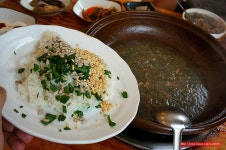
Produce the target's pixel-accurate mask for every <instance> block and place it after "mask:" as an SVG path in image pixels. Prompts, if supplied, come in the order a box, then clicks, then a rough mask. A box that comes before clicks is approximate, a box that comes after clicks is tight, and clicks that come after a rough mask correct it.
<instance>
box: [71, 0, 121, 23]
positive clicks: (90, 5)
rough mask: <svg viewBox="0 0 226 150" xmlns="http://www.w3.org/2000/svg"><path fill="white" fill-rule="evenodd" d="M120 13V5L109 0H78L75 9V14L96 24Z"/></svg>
mask: <svg viewBox="0 0 226 150" xmlns="http://www.w3.org/2000/svg"><path fill="white" fill-rule="evenodd" d="M119 11H121V6H120V4H118V3H116V2H113V1H107V0H91V1H90V0H78V1H77V2H76V4H75V6H74V7H73V12H74V13H75V14H76V15H77V16H79V17H80V18H81V19H83V20H85V21H88V22H95V21H97V20H99V19H101V18H104V17H105V16H109V15H111V14H112V13H115V12H119Z"/></svg>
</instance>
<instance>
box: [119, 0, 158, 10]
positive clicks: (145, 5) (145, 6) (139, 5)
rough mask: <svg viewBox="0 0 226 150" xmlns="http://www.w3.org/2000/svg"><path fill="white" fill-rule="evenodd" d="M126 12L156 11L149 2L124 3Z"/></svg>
mask: <svg viewBox="0 0 226 150" xmlns="http://www.w3.org/2000/svg"><path fill="white" fill-rule="evenodd" d="M123 4H124V6H125V8H126V10H149V11H156V9H155V7H154V5H153V4H152V3H149V2H124V3H123Z"/></svg>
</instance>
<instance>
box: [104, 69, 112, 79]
mask: <svg viewBox="0 0 226 150" xmlns="http://www.w3.org/2000/svg"><path fill="white" fill-rule="evenodd" d="M104 74H105V75H107V76H108V78H111V71H109V70H104Z"/></svg>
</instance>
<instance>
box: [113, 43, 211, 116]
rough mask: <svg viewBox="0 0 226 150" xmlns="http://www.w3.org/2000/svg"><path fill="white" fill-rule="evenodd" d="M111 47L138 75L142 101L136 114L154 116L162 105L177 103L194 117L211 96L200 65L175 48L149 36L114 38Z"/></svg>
mask: <svg viewBox="0 0 226 150" xmlns="http://www.w3.org/2000/svg"><path fill="white" fill-rule="evenodd" d="M111 47H112V48H113V49H114V50H116V51H117V52H118V54H119V55H120V56H121V57H122V58H123V59H124V60H125V61H126V62H127V63H128V65H129V66H130V68H131V69H132V71H133V73H134V75H135V76H136V78H137V81H138V85H139V90H140V94H141V101H140V105H139V109H138V114H137V116H138V117H140V118H143V119H145V120H152V116H151V112H152V111H153V110H155V109H158V108H159V107H162V106H170V107H176V108H179V109H181V110H183V111H184V112H186V113H187V114H188V115H189V116H190V118H191V119H194V117H197V116H198V115H199V114H201V113H202V112H203V110H204V107H205V105H206V101H207V98H208V93H207V89H206V88H205V86H204V84H203V82H202V80H201V78H200V73H199V68H198V66H197V65H196V64H195V63H194V62H193V61H191V60H190V59H189V58H188V57H186V56H184V55H183V54H182V53H180V52H178V51H177V50H175V49H174V48H172V47H170V46H167V45H162V44H161V43H157V42H154V41H150V40H144V41H140V40H139V41H129V42H120V41H118V42H115V43H114V44H112V45H111Z"/></svg>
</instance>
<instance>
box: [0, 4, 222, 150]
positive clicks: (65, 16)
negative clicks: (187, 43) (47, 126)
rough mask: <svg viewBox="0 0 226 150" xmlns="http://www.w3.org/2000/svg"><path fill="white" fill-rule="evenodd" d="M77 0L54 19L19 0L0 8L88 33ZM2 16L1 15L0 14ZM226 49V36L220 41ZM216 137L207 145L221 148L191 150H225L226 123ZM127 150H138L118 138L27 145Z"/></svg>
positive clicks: (69, 149) (35, 149) (45, 149)
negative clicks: (74, 10) (30, 8)
mask: <svg viewBox="0 0 226 150" xmlns="http://www.w3.org/2000/svg"><path fill="white" fill-rule="evenodd" d="M76 1H77V0H72V3H71V5H70V6H69V8H68V9H67V10H66V11H64V12H63V13H61V14H59V15H57V16H53V17H43V16H36V15H34V14H33V13H31V12H30V11H28V10H26V9H24V8H23V7H22V6H20V5H19V0H6V1H4V2H1V3H0V7H7V8H11V9H14V10H17V11H19V12H22V13H25V14H28V15H31V16H34V17H35V18H36V19H37V23H38V24H44V25H60V26H64V27H67V28H72V29H76V30H80V31H83V32H84V31H86V30H87V28H88V27H89V26H90V25H91V24H90V23H88V22H85V21H83V20H82V19H80V18H79V17H78V16H76V15H75V14H74V13H73V11H72V8H73V6H74V4H75V3H76ZM157 9H158V11H159V12H160V13H166V14H170V15H173V16H175V17H178V18H181V14H178V13H175V12H172V11H168V10H164V9H161V8H157ZM0 15H1V14H0ZM218 41H219V42H220V43H221V44H222V45H223V46H224V47H225V48H226V35H225V36H224V37H223V38H221V39H219V40H218ZM214 133H215V134H214V135H210V136H208V137H207V138H206V139H205V141H204V142H205V143H206V144H211V143H212V144H213V143H216V142H217V143H220V144H221V146H200V147H196V148H191V149H195V150H204V149H205V150H208V149H209V150H210V149H211V150H223V149H226V123H225V124H223V125H221V126H219V127H218V128H216V132H214ZM205 143H204V144H205ZM116 148H117V149H123V150H124V149H126V150H135V149H137V148H136V147H134V146H131V145H128V144H126V143H124V142H122V141H120V140H118V139H117V138H115V137H113V138H110V139H108V140H105V141H102V142H99V143H95V144H88V145H63V144H57V143H53V142H49V141H46V140H43V139H40V138H36V137H35V138H34V140H33V141H32V142H31V143H29V144H27V146H26V149H28V150H30V149H31V150H40V149H42V150H53V149H57V150H72V149H73V150H74V149H82V150H99V149H105V150H113V149H116ZM4 150H9V147H7V146H6V147H4Z"/></svg>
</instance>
